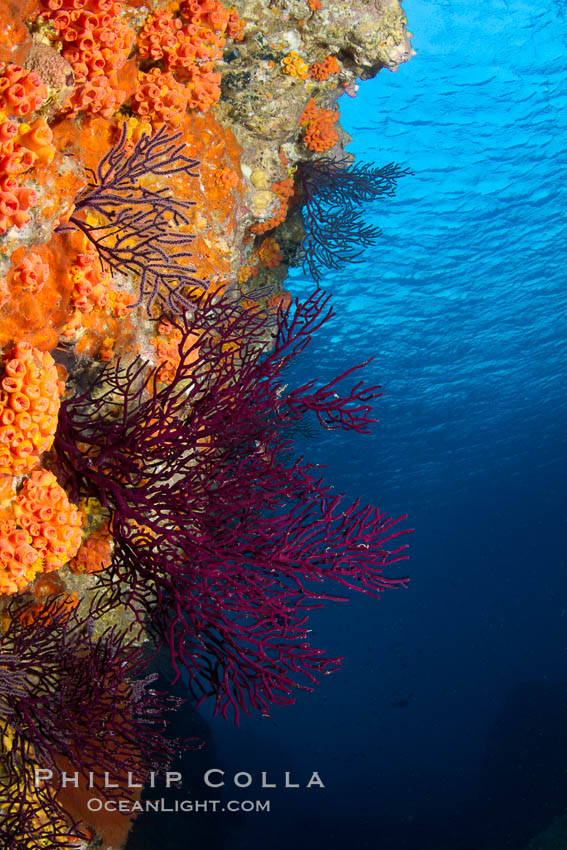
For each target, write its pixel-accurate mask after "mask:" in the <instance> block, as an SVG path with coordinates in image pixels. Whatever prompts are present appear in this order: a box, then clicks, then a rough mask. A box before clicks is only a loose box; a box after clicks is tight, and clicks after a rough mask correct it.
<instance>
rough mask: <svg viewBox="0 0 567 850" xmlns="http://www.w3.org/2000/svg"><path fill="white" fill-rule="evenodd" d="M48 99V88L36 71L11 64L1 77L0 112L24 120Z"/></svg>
mask: <svg viewBox="0 0 567 850" xmlns="http://www.w3.org/2000/svg"><path fill="white" fill-rule="evenodd" d="M46 97H47V87H46V86H45V85H44V84H43V83H42V82H41V80H40V78H39V77H38V75H37V74H36V73H35V71H27V70H26V69H25V68H21V67H20V66H19V65H14V64H9V65H7V66H6V67H5V69H4V72H3V73H2V76H0V111H1V112H3V113H5V115H16V116H18V117H19V118H22V117H23V116H24V115H29V114H30V113H31V112H34V111H35V110H36V109H39V107H40V106H41V104H42V103H43V101H44V100H45V98H46Z"/></svg>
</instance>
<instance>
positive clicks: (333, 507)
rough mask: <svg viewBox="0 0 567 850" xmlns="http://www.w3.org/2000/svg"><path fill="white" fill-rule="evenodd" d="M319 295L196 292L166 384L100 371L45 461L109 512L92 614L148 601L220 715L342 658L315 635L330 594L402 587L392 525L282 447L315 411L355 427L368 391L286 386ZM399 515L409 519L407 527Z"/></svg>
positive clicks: (282, 690) (320, 306) (68, 405)
mask: <svg viewBox="0 0 567 850" xmlns="http://www.w3.org/2000/svg"><path fill="white" fill-rule="evenodd" d="M331 312H332V311H331V310H330V309H329V306H328V298H327V297H326V296H325V294H324V293H322V292H321V291H320V290H318V291H316V292H315V293H314V294H313V295H312V296H311V298H309V299H308V300H307V301H306V302H304V303H299V302H298V301H296V302H295V304H294V305H290V307H289V308H287V309H286V310H285V311H283V312H280V314H279V316H278V324H277V328H276V331H275V338H274V332H273V329H272V330H271V331H270V329H269V327H268V325H267V323H266V319H265V317H264V316H263V315H262V314H261V313H260V312H259V311H255V310H245V309H243V308H242V306H241V305H239V304H237V303H231V301H230V300H229V299H228V297H227V296H218V295H217V296H214V295H209V294H206V295H205V296H203V297H202V298H201V300H200V301H199V302H198V304H197V305H196V306H195V307H194V309H193V310H191V311H188V312H187V313H186V314H185V316H184V317H183V318H182V319H180V320H178V323H177V327H178V329H179V331H180V332H181V337H182V339H181V343H180V346H179V353H180V361H179V365H178V366H177V369H176V372H175V376H174V378H173V381H172V383H170V384H169V385H166V386H164V385H162V384H161V383H160V371H159V369H158V370H156V371H155V372H154V373H153V375H152V376H151V378H150V382H149V383H150V388H151V392H150V393H149V394H148V389H147V388H148V368H147V365H146V364H145V363H143V362H142V361H141V360H139V359H138V360H135V361H134V362H133V363H132V364H131V365H130V366H128V367H127V368H123V367H122V366H121V365H120V363H118V364H116V365H110V366H108V367H106V369H105V370H104V371H103V373H102V374H101V375H100V376H99V379H98V381H97V384H96V388H95V387H92V388H91V389H90V390H87V391H86V392H85V393H83V394H82V395H80V396H77V397H75V398H70V399H66V400H65V401H64V402H63V404H62V406H61V412H60V416H59V429H58V433H57V436H56V441H55V452H56V454H55V463H56V464H57V467H58V471H59V474H60V475H61V476H62V480H64V482H65V483H66V485H67V487H68V489H69V491H70V492H71V493H72V496H73V497H74V498H79V497H89V496H94V497H96V498H97V499H99V500H100V502H101V503H102V505H103V506H105V507H106V508H108V509H109V510H110V511H111V515H112V518H111V533H112V535H113V537H114V541H115V549H114V555H113V561H112V564H111V566H110V567H109V568H108V569H107V570H105V571H104V572H103V573H101V574H100V577H99V580H100V582H101V583H102V585H103V587H104V588H105V591H106V592H105V594H104V595H103V597H102V601H101V606H103V605H113V604H117V603H119V602H126V603H130V604H132V605H134V607H136V608H138V606H139V605H140V603H142V604H144V605H145V606H146V608H147V610H148V611H149V621H150V624H151V626H152V628H153V630H154V632H155V633H156V635H157V636H158V638H159V639H160V640H161V641H162V642H165V643H167V645H168V646H169V650H170V654H171V659H172V662H173V664H174V666H175V668H176V670H177V673H178V675H179V673H180V671H181V668H185V670H186V674H187V677H188V683H189V689H190V691H191V693H192V695H193V696H194V697H195V699H196V700H197V702H198V704H200V703H201V702H202V701H203V699H205V698H206V697H209V696H212V697H213V698H214V699H215V701H216V710H217V711H220V712H221V713H222V714H223V715H225V716H226V715H227V714H229V713H233V714H234V715H235V719H236V721H238V716H239V712H240V710H244V711H246V712H248V711H249V710H250V708H254V709H257V710H259V711H261V712H263V713H268V712H269V710H270V704H271V703H275V704H287V703H292V702H294V696H293V692H294V690H295V689H296V688H303V689H308V690H310V689H311V686H312V685H313V684H314V683H316V681H317V678H318V676H319V675H320V674H322V673H327V672H331V671H332V670H335V669H336V668H337V667H338V665H339V662H340V659H337V658H328V657H326V656H325V653H324V652H323V651H322V650H320V649H315V648H313V647H311V646H310V644H309V642H308V633H309V629H308V616H309V612H310V611H311V610H312V609H314V608H317V607H320V606H321V604H322V602H323V601H324V600H327V599H337V598H340V597H337V596H336V595H335V594H334V593H332V592H331V591H332V587H331V586H332V584H333V583H334V584H335V585H339V586H340V587H342V588H343V589H345V590H347V591H350V590H359V591H362V592H364V593H367V594H370V595H373V596H379V594H380V593H381V592H382V591H383V590H385V589H386V588H389V587H397V586H400V585H405V583H406V579H405V578H387V577H385V576H384V574H383V570H384V568H386V567H388V566H390V565H391V564H393V563H394V562H396V561H398V560H400V559H403V558H406V557H407V556H406V554H405V549H406V548H407V547H406V545H404V544H403V543H401V542H400V540H399V536H400V535H401V534H404V533H406V532H405V531H403V530H398V527H397V525H396V523H397V522H398V520H392V519H391V518H389V517H387V516H386V515H385V514H383V513H380V511H379V510H378V509H376V508H373V507H365V506H363V505H361V504H360V503H359V502H358V501H357V502H355V503H354V504H350V505H349V504H344V503H343V500H342V498H341V497H340V496H337V495H335V494H334V493H333V491H332V489H331V487H329V486H326V485H325V484H324V483H323V481H322V480H321V479H320V478H319V477H318V476H317V473H316V468H315V467H314V466H313V465H311V464H308V463H305V462H304V461H303V459H302V458H299V459H297V460H295V461H293V459H292V455H291V440H290V438H289V435H290V433H291V432H290V428H292V427H293V426H294V425H296V423H297V422H298V421H299V420H301V418H302V417H303V416H304V415H305V414H306V413H308V412H309V411H311V412H312V413H313V414H314V415H315V416H316V417H317V418H318V420H319V422H320V423H321V425H323V427H326V428H345V429H347V430H352V431H357V432H361V433H364V432H366V431H367V430H368V428H369V425H370V423H372V422H373V421H375V420H373V419H371V418H370V416H371V409H372V407H371V402H372V400H373V399H374V398H375V397H376V396H377V395H378V392H377V390H378V389H379V388H378V387H367V386H365V385H364V383H363V382H362V381H359V382H358V383H356V385H355V386H353V387H352V388H351V389H350V390H348V391H346V392H344V391H343V392H342V393H341V390H340V386H341V385H342V383H343V381H344V379H347V378H348V377H349V376H351V375H352V374H353V373H354V372H355V371H356V370H357V369H359V368H360V367H354V368H352V369H349V370H347V371H346V372H345V373H344V374H343V375H341V376H340V377H339V378H337V379H336V380H334V381H332V382H330V383H328V384H325V385H318V384H317V383H316V382H315V381H310V382H308V383H306V384H304V385H303V386H301V387H298V388H297V389H291V390H290V389H289V388H288V386H287V385H286V383H285V375H284V370H285V367H286V366H287V365H288V363H289V362H290V361H291V360H292V359H293V358H294V357H295V356H296V355H297V354H298V353H299V352H300V351H302V350H303V349H304V348H305V346H306V345H307V344H308V343H309V341H310V339H311V336H312V334H313V333H314V332H315V331H317V330H318V328H320V327H321V325H322V324H323V323H324V322H325V321H326V320H327V319H328V318H329V316H330V314H331ZM402 519H403V518H402Z"/></svg>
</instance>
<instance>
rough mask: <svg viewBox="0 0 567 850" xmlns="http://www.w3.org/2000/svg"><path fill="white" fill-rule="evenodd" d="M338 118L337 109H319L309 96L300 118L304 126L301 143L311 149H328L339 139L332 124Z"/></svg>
mask: <svg viewBox="0 0 567 850" xmlns="http://www.w3.org/2000/svg"><path fill="white" fill-rule="evenodd" d="M338 120H339V113H338V111H337V112H335V111H334V110H332V109H319V108H318V107H317V106H316V104H315V100H314V99H313V98H311V100H310V101H309V103H308V104H307V106H306V107H305V109H304V110H303V112H302V114H301V118H300V121H299V123H300V125H301V126H302V127H305V135H304V137H303V144H304V145H305V147H306V148H309V150H311V151H328V150H330V149H331V148H333V147H334V146H335V145H336V144H337V142H338V141H339V136H338V133H337V131H336V130H335V127H334V124H335V122H336V121H338Z"/></svg>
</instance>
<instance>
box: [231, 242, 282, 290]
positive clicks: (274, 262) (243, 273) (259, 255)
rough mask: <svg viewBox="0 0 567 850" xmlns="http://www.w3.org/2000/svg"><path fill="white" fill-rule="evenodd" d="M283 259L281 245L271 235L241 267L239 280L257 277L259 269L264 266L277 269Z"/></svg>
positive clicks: (242, 281)
mask: <svg viewBox="0 0 567 850" xmlns="http://www.w3.org/2000/svg"><path fill="white" fill-rule="evenodd" d="M282 260H283V256H282V252H281V251H280V246H279V245H278V243H277V242H276V240H275V239H273V238H272V237H271V236H268V237H266V239H264V240H263V241H262V242H261V244H260V246H259V248H258V250H257V251H255V252H254V253H253V254H252V256H251V258H250V259H249V260H248V262H247V263H245V264H244V265H242V266H241V267H240V270H239V272H238V282H239V283H245V282H246V281H248V280H250V279H251V278H254V277H257V276H258V272H259V270H260V269H261V268H262V267H264V268H267V269H275V268H277V266H279V265H280V263H281V262H282Z"/></svg>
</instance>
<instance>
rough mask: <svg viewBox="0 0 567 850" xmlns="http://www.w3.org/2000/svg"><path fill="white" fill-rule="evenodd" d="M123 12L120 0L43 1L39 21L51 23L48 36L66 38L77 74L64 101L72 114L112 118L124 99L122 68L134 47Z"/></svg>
mask: <svg viewBox="0 0 567 850" xmlns="http://www.w3.org/2000/svg"><path fill="white" fill-rule="evenodd" d="M122 11H123V6H122V3H121V2H120V0H40V11H39V14H38V15H37V16H36V17H37V20H38V21H39V22H40V23H42V22H45V23H48V22H49V23H50V24H51V26H52V27H53V30H52V32H53V34H52V35H51V36H50V37H51V38H52V40H53V41H54V42H57V41H62V42H63V45H64V46H63V50H62V55H63V56H64V58H65V59H67V61H68V62H69V63H70V65H71V66H72V68H73V73H74V75H75V88H74V90H73V93H72V95H71V97H70V98H69V100H68V102H67V104H66V110H67V112H68V113H69V114H70V115H76V114H77V113H78V112H88V113H90V114H100V115H101V116H102V117H103V118H111V117H112V115H114V113H115V112H116V111H117V110H118V109H119V108H120V106H121V105H122V103H123V102H124V100H125V97H126V93H125V92H124V90H123V89H122V87H121V85H120V80H119V77H118V73H119V71H120V70H121V69H122V68H123V67H124V66H125V64H126V61H127V59H128V55H129V53H130V50H131V49H132V45H133V43H134V31H133V30H132V29H131V28H130V27H129V26H128V24H127V23H126V21H125V20H124V18H123V17H122ZM47 34H48V35H50V33H49V30H47Z"/></svg>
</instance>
